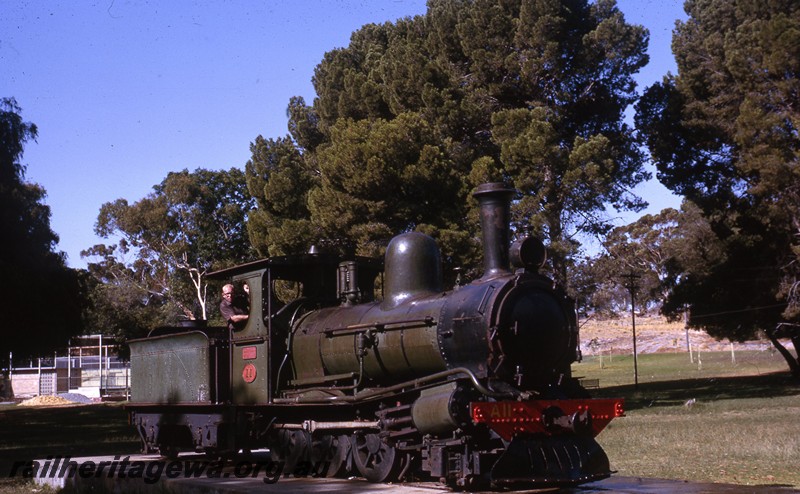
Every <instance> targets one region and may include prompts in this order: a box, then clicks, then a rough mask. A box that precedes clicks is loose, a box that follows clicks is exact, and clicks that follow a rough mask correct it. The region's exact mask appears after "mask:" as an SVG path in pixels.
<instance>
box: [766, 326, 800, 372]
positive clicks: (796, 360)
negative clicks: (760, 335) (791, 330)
mask: <svg viewBox="0 0 800 494" xmlns="http://www.w3.org/2000/svg"><path fill="white" fill-rule="evenodd" d="M767 336H769V340H770V341H771V342H772V345H773V346H774V347H775V348H776V349H777V350H778V351H779V352H780V354H781V355H782V356H783V358H784V359H785V360H786V363H787V364H789V370H790V371H791V373H792V377H794V378H795V379H797V380H798V381H800V349H798V346H800V335H798V336H794V337H792V344H793V345H794V351H795V353H796V354H797V355H798V357H795V356H794V355H792V352H790V351H789V350H788V349H787V348H786V347H785V346H783V344H782V343H781V342H780V341H778V338H777V336H776V335H775V332H774V331H767Z"/></svg>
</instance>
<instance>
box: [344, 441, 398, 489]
mask: <svg viewBox="0 0 800 494" xmlns="http://www.w3.org/2000/svg"><path fill="white" fill-rule="evenodd" d="M352 441H353V462H354V463H355V464H356V468H357V469H358V471H359V473H360V474H361V475H362V476H363V477H364V478H365V479H367V480H369V481H370V482H392V481H394V480H397V475H398V474H399V473H400V470H401V468H402V463H403V462H402V459H403V455H402V454H400V453H398V452H397V450H396V449H395V448H394V447H393V446H390V445H388V444H386V443H385V442H383V441H382V440H381V438H380V437H379V436H378V435H377V434H355V435H354V436H353V439H352Z"/></svg>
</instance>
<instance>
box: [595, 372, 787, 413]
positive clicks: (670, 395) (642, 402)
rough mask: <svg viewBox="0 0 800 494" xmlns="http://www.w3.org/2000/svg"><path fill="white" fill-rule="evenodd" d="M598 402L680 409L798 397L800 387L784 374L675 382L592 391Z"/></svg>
mask: <svg viewBox="0 0 800 494" xmlns="http://www.w3.org/2000/svg"><path fill="white" fill-rule="evenodd" d="M593 395H594V396H595V397H598V398H606V397H608V398H611V397H623V398H625V409H626V410H636V409H641V408H651V407H664V406H676V405H683V404H684V403H686V401H687V400H690V399H695V400H697V401H704V402H710V401H718V400H728V399H745V398H765V399H766V398H777V397H781V396H794V395H800V383H798V381H796V380H794V379H792V377H791V375H789V373H788V372H776V373H773V374H763V375H758V376H737V377H713V378H706V379H679V380H675V381H657V382H648V383H640V384H639V388H638V389H635V388H634V386H633V384H629V385H624V386H613V387H608V388H602V389H599V390H596V391H595V392H594V393H593Z"/></svg>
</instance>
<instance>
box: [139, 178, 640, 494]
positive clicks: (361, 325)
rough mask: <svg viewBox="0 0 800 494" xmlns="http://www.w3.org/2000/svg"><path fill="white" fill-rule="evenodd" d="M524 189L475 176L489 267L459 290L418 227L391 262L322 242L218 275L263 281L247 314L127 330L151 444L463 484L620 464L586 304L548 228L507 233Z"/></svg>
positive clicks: (401, 240)
mask: <svg viewBox="0 0 800 494" xmlns="http://www.w3.org/2000/svg"><path fill="white" fill-rule="evenodd" d="M513 193H514V191H513V190H511V189H508V188H506V187H505V186H504V185H503V184H500V183H489V184H483V185H481V186H480V187H478V189H477V191H476V192H475V194H474V197H475V198H476V199H477V200H478V202H479V205H480V214H481V226H482V230H483V231H482V235H483V247H484V269H483V275H482V276H481V277H480V278H479V279H477V280H474V281H472V282H470V283H460V282H456V286H454V287H453V288H452V289H450V290H445V289H444V288H443V286H442V271H441V259H440V253H439V249H438V247H437V245H436V243H435V241H434V240H433V239H432V238H430V237H428V236H426V235H423V234H421V233H414V232H412V233H405V234H402V235H399V236H397V237H395V238H394V239H392V241H391V242H390V243H389V245H388V247H387V250H386V255H385V260H384V261H383V262H381V261H380V260H377V259H372V258H364V257H355V258H352V259H341V258H338V257H336V256H334V255H330V254H324V253H314V252H312V253H308V254H302V255H292V256H281V257H271V258H268V259H265V260H261V261H257V262H253V263H249V264H244V265H241V266H236V267H233V268H230V269H226V270H223V271H219V272H216V273H212V274H211V275H210V277H211V278H215V279H220V280H228V281H230V282H232V283H234V284H239V285H243V284H246V285H247V287H248V288H249V295H248V300H247V302H248V303H249V318H248V320H247V323H246V325H244V327H242V328H233V329H228V328H216V327H167V328H159V329H156V330H154V331H152V332H151V333H150V335H148V337H147V338H142V339H139V340H134V341H131V342H130V349H131V369H132V386H131V402H130V405H129V407H128V410H129V416H130V421H131V423H132V424H134V425H135V426H136V429H137V430H138V432H139V434H140V436H141V440H142V445H143V451H144V452H146V453H152V452H159V453H160V454H162V455H166V456H172V455H175V454H176V453H177V452H178V451H181V450H190V451H199V452H207V453H210V454H214V455H220V454H225V453H231V452H238V451H242V450H244V451H248V450H252V449H256V448H264V447H266V448H269V450H270V452H271V454H272V455H273V457H274V458H275V459H277V460H280V461H283V462H286V463H287V464H289V465H292V464H296V463H297V462H300V461H325V462H326V464H327V465H329V468H328V469H327V475H331V476H332V475H343V474H347V475H350V474H357V475H361V476H363V477H365V478H366V479H367V480H369V481H371V482H389V481H395V480H398V479H400V480H403V479H411V478H417V479H419V478H423V477H427V478H433V479H437V480H439V481H441V482H443V483H445V484H447V485H450V486H452V487H454V488H462V489H464V488H466V489H469V488H478V487H481V488H483V487H491V488H516V487H520V486H523V487H529V486H536V487H539V486H564V485H576V484H580V483H584V482H590V481H594V480H598V479H601V478H605V477H607V476H609V475H610V469H609V462H608V458H607V456H606V454H605V452H604V451H603V449H602V448H601V447H600V446H599V444H598V443H597V442H596V441H595V439H594V437H595V436H596V435H597V434H598V433H599V432H600V431H601V430H602V429H603V428H604V427H605V426H606V425H607V424H608V423H609V422H610V421H611V420H612V419H613V418H614V417H620V416H622V415H623V414H624V411H623V402H622V400H617V399H590V398H589V397H588V395H587V393H586V392H585V390H584V389H583V388H581V386H580V385H579V382H578V381H577V380H576V379H574V378H573V377H572V375H571V370H570V364H571V363H572V362H575V361H576V360H578V359H579V358H580V354H579V350H578V348H579V347H578V329H577V324H576V316H575V310H574V304H573V303H572V301H571V300H570V299H569V298H568V297H567V296H566V295H565V294H564V293H562V292H561V291H559V290H558V289H557V288H555V287H554V284H553V282H552V280H550V279H549V278H547V277H546V276H543V275H542V274H540V273H539V269H540V268H541V266H542V264H543V262H544V259H545V249H544V246H543V244H542V243H541V242H540V241H538V240H536V239H533V238H529V237H528V238H522V239H518V240H517V241H515V242H514V243H513V244H510V242H509V239H510V229H509V214H510V213H509V204H510V200H511V198H512V196H513ZM512 266H513V270H512ZM378 280H380V281H381V284H380V286H381V287H382V291H383V293H382V296H381V297H376V295H375V292H376V286H377V285H376V283H377V282H378ZM287 293H288V295H287Z"/></svg>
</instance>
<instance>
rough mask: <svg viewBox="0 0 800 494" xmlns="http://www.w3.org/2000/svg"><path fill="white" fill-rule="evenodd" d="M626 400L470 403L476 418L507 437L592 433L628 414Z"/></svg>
mask: <svg viewBox="0 0 800 494" xmlns="http://www.w3.org/2000/svg"><path fill="white" fill-rule="evenodd" d="M624 404H625V402H624V400H623V399H622V398H611V399H579V400H529V401H478V402H472V403H470V414H471V415H472V421H473V422H474V423H476V424H486V425H487V426H489V428H490V429H492V430H493V431H495V432H497V434H498V435H499V436H500V437H502V438H503V439H505V440H511V438H512V437H514V436H515V435H517V434H521V433H526V434H546V435H559V434H569V433H573V434H579V435H591V436H592V437H594V436H596V435H597V434H599V433H600V431H602V430H603V429H604V428H605V427H606V426H607V425H608V423H609V422H611V420H612V419H614V418H616V417H623V416H624V415H625V408H624Z"/></svg>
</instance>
